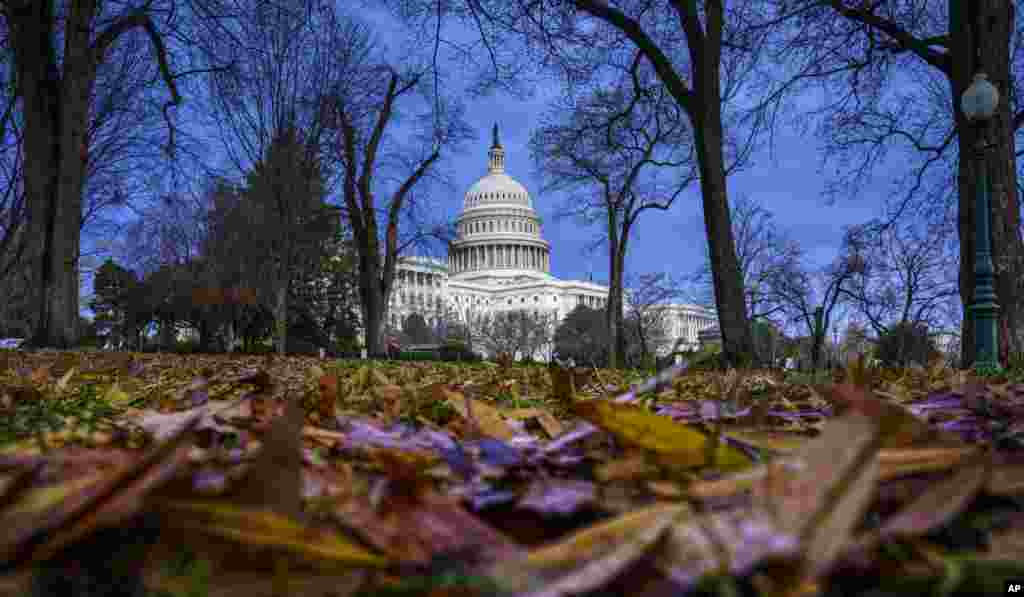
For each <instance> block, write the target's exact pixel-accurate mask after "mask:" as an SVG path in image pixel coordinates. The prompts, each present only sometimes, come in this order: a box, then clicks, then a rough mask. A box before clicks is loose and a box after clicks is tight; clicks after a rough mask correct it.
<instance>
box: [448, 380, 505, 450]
mask: <svg viewBox="0 0 1024 597" xmlns="http://www.w3.org/2000/svg"><path fill="white" fill-rule="evenodd" d="M442 392H443V393H444V396H445V398H446V399H447V400H448V404H449V405H451V407H452V408H453V409H454V410H455V412H457V413H459V415H460V416H461V417H462V418H463V419H465V420H466V421H468V422H469V423H470V424H471V425H475V426H476V427H478V428H479V430H480V432H481V433H483V434H484V435H487V436H490V437H493V438H497V439H502V440H509V439H512V436H514V435H515V434H514V433H513V432H512V428H511V427H509V426H508V423H506V422H505V419H503V418H502V417H501V412H500V411H499V410H498V409H496V408H494V407H493V406H491V405H490V404H487V403H486V402H483V401H481V400H473V399H472V398H466V397H465V396H463V395H462V394H461V393H460V392H452V391H450V390H447V389H444V388H442Z"/></svg>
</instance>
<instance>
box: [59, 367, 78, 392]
mask: <svg viewBox="0 0 1024 597" xmlns="http://www.w3.org/2000/svg"><path fill="white" fill-rule="evenodd" d="M77 372H78V368H77V367H72V368H70V369H68V371H67V373H65V374H64V375H62V376H61V378H60V379H59V380H58V381H57V391H58V392H63V391H64V390H66V389H68V382H69V381H71V378H72V377H74V375H75V373H77Z"/></svg>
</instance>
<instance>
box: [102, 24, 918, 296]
mask: <svg viewBox="0 0 1024 597" xmlns="http://www.w3.org/2000/svg"><path fill="white" fill-rule="evenodd" d="M362 16H363V17H364V18H367V19H368V20H369V21H370V22H371V23H372V24H373V25H374V26H375V27H376V28H377V30H378V34H379V36H380V41H382V42H383V43H384V44H385V45H386V46H387V47H388V50H389V52H388V57H389V59H391V60H392V61H394V62H399V61H401V60H403V59H405V58H407V57H408V49H407V46H406V43H405V42H406V39H407V38H406V37H405V35H404V33H403V31H402V29H401V28H400V27H399V26H398V25H397V24H396V23H395V21H393V20H392V19H391V18H390V17H389V16H388V15H386V14H383V13H381V12H380V11H368V12H364V13H362ZM467 35H468V34H467ZM451 82H452V83H455V84H456V85H458V84H460V83H467V81H462V80H459V79H458V78H455V79H453V80H451ZM560 92H561V89H560V87H559V85H558V84H557V83H553V82H552V83H548V84H546V85H542V86H539V87H538V88H537V89H536V92H535V94H534V96H533V97H532V98H529V99H525V100H524V99H518V98H515V97H512V96H510V95H507V94H503V93H495V94H493V95H490V96H487V97H483V98H473V99H467V100H466V105H467V113H466V119H467V120H468V122H469V123H470V124H471V125H472V126H474V127H476V129H477V132H478V137H477V140H476V141H475V142H473V143H470V144H468V147H467V151H465V152H464V153H462V154H458V155H455V156H453V157H452V158H450V161H449V168H450V172H451V174H452V178H453V181H454V189H453V190H452V191H451V192H447V193H445V192H439V193H437V194H436V195H435V196H434V197H433V198H432V201H433V204H434V205H437V206H438V207H439V208H440V211H441V212H442V213H443V214H444V215H445V216H447V217H448V218H450V219H454V218H455V217H456V216H457V215H458V213H459V211H460V209H461V207H462V200H463V193H464V192H465V190H466V189H468V188H469V186H470V185H471V184H472V183H473V182H475V181H476V180H477V179H478V178H479V177H481V176H483V175H484V174H485V173H486V170H487V149H488V147H489V146H490V129H491V126H492V125H493V124H494V123H495V122H497V123H498V126H499V128H500V130H501V140H502V144H503V145H504V147H505V153H506V158H505V163H506V171H507V172H508V173H509V174H510V175H511V176H513V177H514V178H516V179H517V180H519V181H520V182H521V183H522V184H524V185H525V186H526V188H527V189H528V190H529V192H530V194H531V196H532V198H533V203H534V207H535V209H536V210H537V211H538V212H539V214H540V216H541V217H542V218H543V220H544V236H545V238H546V239H547V240H548V241H549V242H550V243H551V245H552V260H551V263H552V274H554V275H555V276H557V277H559V278H563V279H566V278H567V279H587V278H588V277H589V275H590V274H591V273H593V277H594V280H595V281H601V282H604V281H606V280H607V272H608V267H607V255H606V253H605V252H604V251H603V250H596V251H593V250H588V245H590V244H591V243H592V241H593V240H594V238H595V237H596V235H597V234H598V233H599V232H600V231H599V230H597V229H596V228H584V227H581V226H580V224H579V223H578V222H576V221H573V220H567V219H564V220H558V219H556V218H555V217H554V213H555V210H556V208H557V207H558V206H559V205H560V204H562V203H563V202H564V201H565V198H564V197H561V196H558V195H542V194H540V188H541V180H540V179H539V177H538V176H537V174H536V173H535V170H534V165H533V163H532V161H531V158H530V154H529V150H528V147H527V144H528V141H529V139H530V135H531V133H532V132H533V130H534V128H535V127H536V126H537V123H538V122H539V120H540V117H541V115H542V113H543V112H544V111H545V109H546V108H547V107H548V105H549V103H550V102H551V101H552V100H553V99H554V98H555V97H557V95H558V94H559V93H560ZM805 99H807V100H813V98H805ZM396 133H397V135H398V136H399V137H401V136H402V131H401V130H398V131H396ZM211 149H213V147H211ZM899 158H900V154H899V152H897V151H893V152H891V153H890V157H889V161H888V164H889V165H895V166H897V167H898V164H899V163H900V160H899ZM819 168H820V160H819V141H818V139H817V138H815V137H814V136H804V135H800V134H798V133H797V132H795V131H790V130H786V129H785V128H782V129H780V130H778V131H777V132H776V137H775V147H774V155H771V154H769V152H768V150H767V148H764V149H762V150H760V151H758V152H757V153H755V154H754V155H753V156H752V158H751V165H750V166H749V167H747V168H746V169H745V170H743V171H741V172H739V173H737V174H735V175H733V176H732V177H731V178H730V179H729V194H730V196H732V197H735V196H737V195H738V194H747V195H750V196H752V197H753V198H755V199H758V200H760V201H761V202H762V204H763V205H764V206H765V207H766V208H767V209H769V210H770V211H771V212H772V213H773V214H774V217H775V221H776V223H777V225H778V226H779V228H780V229H783V230H785V231H787V232H788V233H789V234H790V235H791V236H792V237H793V238H795V239H797V240H798V241H799V242H800V243H801V244H802V246H803V247H804V249H805V251H806V252H807V255H808V257H809V259H810V261H811V262H813V263H814V264H817V265H824V264H827V263H828V262H829V261H831V260H832V259H833V258H834V257H835V255H836V250H837V248H838V246H839V243H840V240H841V235H842V229H843V226H845V225H851V224H857V223H862V222H864V221H866V220H868V219H870V218H872V217H874V216H877V215H880V214H881V211H882V203H883V197H884V195H885V193H886V192H887V188H888V185H889V184H890V183H891V180H890V179H889V178H888V177H887V176H886V172H885V170H884V168H882V169H879V170H878V172H877V173H876V174H877V176H876V179H875V180H874V181H873V183H872V184H870V185H866V186H865V188H864V192H863V193H862V195H861V196H860V198H858V199H857V200H855V201H844V202H840V203H835V204H832V205H829V204H827V202H826V201H825V199H824V198H823V194H822V190H823V187H824V183H825V178H824V176H823V175H822V174H821V173H820V172H819ZM706 244H707V241H706V238H705V233H704V224H703V216H702V213H701V208H700V195H699V187H698V186H696V185H694V186H693V187H692V188H691V189H690V190H688V191H687V192H686V194H685V195H684V196H682V197H680V198H679V199H678V200H677V202H676V205H675V206H674V208H673V210H672V211H670V212H668V213H661V212H649V213H646V214H644V215H643V216H641V219H640V221H639V224H638V226H637V228H636V229H635V231H634V234H633V239H632V244H631V250H630V253H629V256H628V260H627V272H628V273H648V272H665V271H667V272H670V273H671V274H673V276H678V277H684V276H689V275H691V274H693V273H694V272H695V271H696V270H697V268H699V267H700V265H701V260H702V259H703V254H704V247H706ZM83 282H84V286H85V288H83V295H87V294H88V293H89V292H91V280H89V279H85V280H83ZM85 298H86V296H83V301H84V300H85Z"/></svg>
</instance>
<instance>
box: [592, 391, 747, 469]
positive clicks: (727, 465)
mask: <svg viewBox="0 0 1024 597" xmlns="http://www.w3.org/2000/svg"><path fill="white" fill-rule="evenodd" d="M573 410H574V411H575V412H576V414H578V415H579V416H581V417H583V418H584V419H587V420H588V421H590V422H591V423H593V424H594V425H597V426H598V427H601V428H602V429H605V430H606V431H609V432H611V433H613V434H615V435H616V436H618V437H619V438H621V439H623V440H624V441H626V442H628V443H630V444H632V445H634V446H637V447H639V448H644V449H647V450H651V451H652V452H654V453H655V454H656V455H657V456H658V457H659V459H660V460H662V461H663V462H664V463H665V464H670V465H675V466H680V467H699V466H717V467H719V468H722V469H734V468H742V467H746V466H748V465H749V464H750V459H749V458H748V457H747V456H746V455H745V454H744V453H743V452H741V451H739V450H737V449H736V448H733V447H732V446H730V445H729V444H727V443H725V442H720V443H718V445H717V446H715V445H713V444H712V443H711V441H712V440H711V439H710V438H708V436H707V435H705V434H703V433H701V432H700V431H697V430H696V429H693V428H692V427H688V426H686V425H683V424H681V423H677V422H675V421H673V420H672V419H670V418H668V417H663V416H661V415H656V414H654V413H652V412H650V411H647V410H644V409H643V408H641V407H639V406H634V405H632V404H622V403H615V402H608V401H605V400H590V401H586V402H578V403H576V404H574V405H573ZM709 456H710V457H711V458H710V459H711V460H713V462H709Z"/></svg>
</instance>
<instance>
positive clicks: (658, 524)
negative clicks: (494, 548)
mask: <svg viewBox="0 0 1024 597" xmlns="http://www.w3.org/2000/svg"><path fill="white" fill-rule="evenodd" d="M688 514H689V509H688V508H687V507H686V506H685V505H677V504H673V505H656V506H650V507H647V508H642V509H640V510H637V511H635V512H630V513H628V514H624V515H622V516H619V517H617V518H614V519H612V520H609V521H606V522H602V523H599V524H596V525H594V526H591V527H589V528H587V529H584V530H582V531H578V532H576V533H573V534H572V535H570V536H569V537H567V538H566V539H563V540H561V541H559V542H557V543H555V544H553V545H548V546H545V547H540V548H537V549H535V550H532V551H531V552H529V554H527V555H526V556H525V557H522V558H517V559H510V560H508V561H504V562H500V563H499V564H497V565H495V566H494V567H493V568H491V569H490V571H489V574H488V575H489V576H490V577H491V578H492V579H493V580H494V582H495V583H496V584H497V585H498V586H499V587H500V588H501V589H503V590H505V591H507V592H509V593H516V594H518V595H529V596H530V597H560V596H568V595H581V594H584V593H587V592H589V591H592V590H594V589H597V588H599V587H601V586H603V585H604V584H605V583H607V582H608V581H610V580H611V579H612V578H614V577H615V576H617V575H618V574H620V573H621V572H623V571H624V570H625V569H626V568H627V567H629V566H630V565H632V564H633V563H635V562H636V561H637V560H639V559H640V558H641V557H643V556H644V554H646V553H647V552H649V551H650V550H651V549H652V548H654V546H655V545H657V543H658V542H659V541H660V540H661V538H662V537H663V536H664V535H665V532H666V531H667V530H668V528H669V526H670V525H671V524H672V523H673V522H674V521H676V520H677V519H679V518H681V517H684V516H687V515H688Z"/></svg>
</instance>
